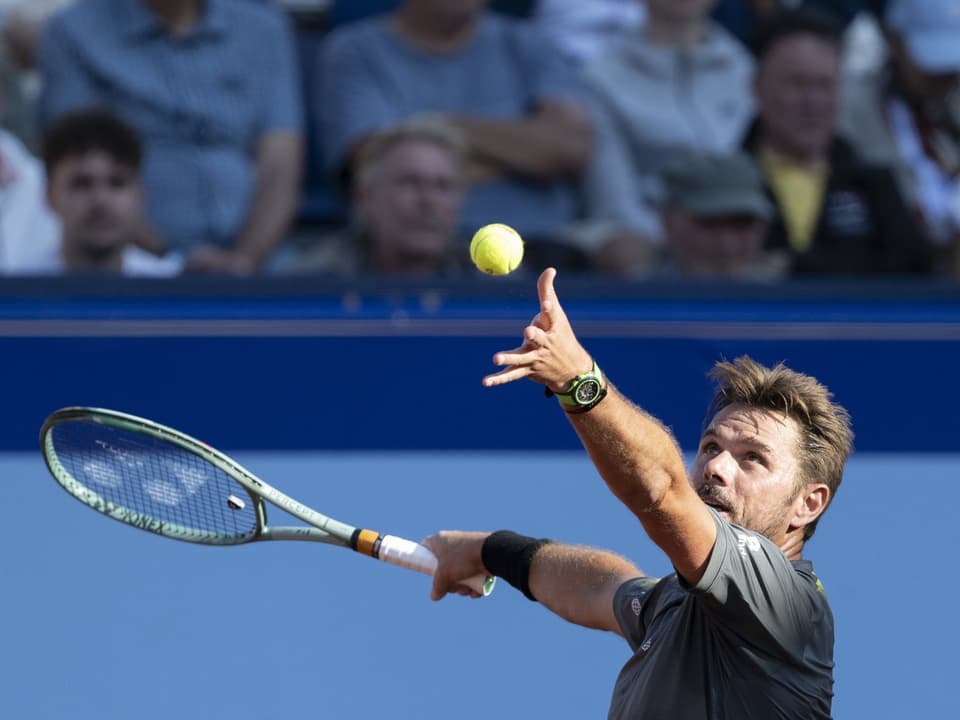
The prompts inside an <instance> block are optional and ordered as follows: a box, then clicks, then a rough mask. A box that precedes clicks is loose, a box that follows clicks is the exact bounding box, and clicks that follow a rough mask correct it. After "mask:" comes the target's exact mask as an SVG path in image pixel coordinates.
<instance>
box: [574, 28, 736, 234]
mask: <svg viewBox="0 0 960 720" xmlns="http://www.w3.org/2000/svg"><path fill="white" fill-rule="evenodd" d="M583 80H584V84H585V85H586V92H587V101H588V103H589V107H590V109H591V114H592V116H593V120H594V124H595V125H594V143H595V146H594V156H593V160H592V163H591V166H590V168H589V169H588V171H587V173H586V176H585V180H584V188H583V193H584V204H585V207H584V210H585V213H586V215H587V216H588V217H590V218H593V219H595V220H598V221H601V222H605V223H607V224H609V225H611V226H613V227H615V228H617V229H622V230H630V231H633V232H638V233H643V234H645V235H647V236H649V237H650V238H651V239H653V240H658V239H659V238H660V224H659V219H658V214H657V210H656V206H657V203H658V199H659V194H660V184H659V180H658V179H657V173H658V171H659V170H660V168H661V167H662V166H663V164H664V163H665V162H666V161H667V160H668V159H669V158H670V156H671V155H672V154H673V153H674V152H676V151H677V150H680V149H702V150H711V151H724V150H732V149H734V148H736V147H738V146H739V144H740V142H741V139H742V137H743V134H744V132H745V130H746V127H747V125H748V124H749V122H750V120H751V117H752V114H753V95H752V89H751V85H752V82H753V58H752V57H751V56H750V54H749V53H748V52H747V50H746V49H745V48H744V47H743V46H742V45H741V44H740V43H739V41H738V40H737V39H736V38H734V37H733V36H732V35H731V34H730V33H728V32H727V31H726V30H724V29H723V28H722V27H721V26H720V25H718V24H716V23H714V22H712V21H711V22H710V23H709V24H708V29H707V34H706V37H705V38H704V40H703V42H701V43H700V44H699V45H698V46H696V47H693V48H685V49H677V48H673V47H668V46H666V45H655V44H653V43H652V42H650V41H649V40H648V39H647V37H646V35H644V34H643V32H642V31H641V33H640V34H637V35H632V36H630V37H629V38H625V39H624V40H623V41H622V42H620V43H619V44H618V45H616V46H614V47H613V48H612V49H611V50H610V52H608V53H606V54H604V55H601V56H600V57H598V58H597V59H596V60H595V61H593V62H591V63H590V64H588V65H587V66H586V67H585V68H584V70H583Z"/></svg>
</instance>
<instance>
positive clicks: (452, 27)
mask: <svg viewBox="0 0 960 720" xmlns="http://www.w3.org/2000/svg"><path fill="white" fill-rule="evenodd" d="M489 4H490V0H405V2H404V3H403V5H402V6H401V12H403V13H404V15H405V17H407V18H409V19H410V20H413V21H414V22H416V23H422V24H423V25H424V26H426V27H429V28H430V29H433V30H439V31H446V32H457V31H460V30H462V29H463V28H464V27H468V26H470V25H472V24H473V23H474V22H476V21H477V19H478V18H479V17H480V16H481V15H482V14H483V12H484V11H485V10H486V9H487V5H489Z"/></svg>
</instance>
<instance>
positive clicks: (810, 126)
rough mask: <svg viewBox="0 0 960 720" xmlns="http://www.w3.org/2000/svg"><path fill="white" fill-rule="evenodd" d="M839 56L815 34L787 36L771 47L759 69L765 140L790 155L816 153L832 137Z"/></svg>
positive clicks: (823, 151) (760, 108)
mask: <svg viewBox="0 0 960 720" xmlns="http://www.w3.org/2000/svg"><path fill="white" fill-rule="evenodd" d="M839 73H840V54H839V52H838V50H837V48H836V47H835V46H834V45H832V44H830V43H829V42H827V41H825V40H821V39H820V38H818V37H816V36H814V35H793V36H790V37H785V38H783V39H782V40H780V41H779V42H777V43H776V44H775V45H774V46H773V47H771V48H770V49H769V51H768V52H767V55H766V57H765V58H764V59H763V60H762V61H761V64H760V68H759V71H758V73H757V82H756V94H757V104H758V110H759V114H760V120H761V122H762V126H763V134H764V138H765V139H766V140H767V141H768V142H770V143H771V145H773V147H774V149H777V150H779V151H781V152H783V153H786V154H788V155H797V156H800V157H805V156H818V155H822V154H824V153H825V152H826V151H827V148H829V146H830V142H831V140H832V138H833V134H834V127H835V124H834V122H835V116H836V107H837V87H838V81H839Z"/></svg>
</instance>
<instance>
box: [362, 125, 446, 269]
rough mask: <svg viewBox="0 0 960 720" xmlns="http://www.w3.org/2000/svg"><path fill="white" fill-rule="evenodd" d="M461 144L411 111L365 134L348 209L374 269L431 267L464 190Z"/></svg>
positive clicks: (437, 264)
mask: <svg viewBox="0 0 960 720" xmlns="http://www.w3.org/2000/svg"><path fill="white" fill-rule="evenodd" d="M464 153H465V150H464V144H463V140H462V138H461V137H460V135H459V134H458V133H457V132H455V131H454V130H453V129H452V128H451V127H450V126H448V125H446V124H444V123H442V122H440V121H438V120H435V119H431V118H421V119H413V120H410V121H408V122H406V123H404V124H402V125H398V126H395V127H392V128H389V129H387V130H385V131H383V132H380V133H378V134H376V135H374V136H373V137H371V138H370V139H369V140H368V141H367V142H365V143H364V145H363V146H362V147H361V149H360V151H359V153H358V155H357V159H356V163H355V165H354V169H355V174H354V177H353V202H354V212H355V215H356V218H357V220H358V222H359V223H360V225H361V227H362V229H363V232H364V233H365V235H366V239H367V241H368V242H369V248H370V253H371V260H372V261H373V269H374V270H375V271H378V272H423V273H429V272H436V271H438V270H441V269H442V268H443V266H444V264H445V263H446V260H447V258H448V257H449V254H450V251H451V247H452V242H453V240H454V238H455V236H456V229H457V222H458V220H459V215H460V205H461V203H462V200H463V194H464V177H463V173H464V162H465V159H464Z"/></svg>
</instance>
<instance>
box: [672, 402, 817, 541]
mask: <svg viewBox="0 0 960 720" xmlns="http://www.w3.org/2000/svg"><path fill="white" fill-rule="evenodd" d="M799 447H800V429H799V427H798V426H797V423H796V421H795V420H793V418H789V417H785V416H783V415H780V414H778V413H771V412H766V411H761V410H755V409H751V408H745V407H743V406H739V405H731V406H729V407H727V408H724V409H723V410H721V411H720V412H719V413H717V415H716V417H714V418H713V420H712V421H711V422H710V425H709V426H708V427H707V429H706V431H705V432H704V433H703V436H702V437H701V439H700V446H699V448H698V450H697V455H696V458H694V461H693V467H692V468H691V471H690V482H691V484H692V485H693V488H694V490H696V491H697V494H698V495H699V496H700V498H701V499H702V500H703V501H704V502H705V503H706V504H707V505H710V506H711V507H713V508H715V509H716V510H717V511H718V512H719V513H720V515H721V516H722V517H723V518H724V519H726V520H727V521H729V522H732V523H734V524H736V525H740V526H741V527H745V528H747V529H749V530H754V531H756V532H759V533H761V534H762V535H764V536H766V537H768V538H770V539H771V540H773V541H774V542H777V543H780V542H782V540H783V538H784V536H785V535H786V531H787V529H788V527H789V526H790V523H791V520H792V508H793V504H794V502H795V501H796V500H797V497H798V496H799V487H798V484H797V481H798V478H799V477H800V475H799V469H800V463H799V459H798V457H797V452H798V449H799Z"/></svg>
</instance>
